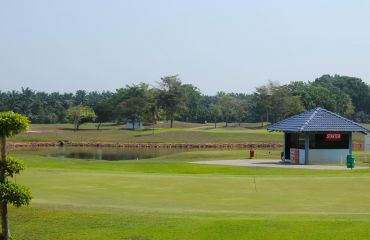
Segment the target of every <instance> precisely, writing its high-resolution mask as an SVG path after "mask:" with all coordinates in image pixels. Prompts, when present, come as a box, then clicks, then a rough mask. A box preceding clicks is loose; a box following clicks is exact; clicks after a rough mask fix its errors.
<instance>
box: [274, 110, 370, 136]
mask: <svg viewBox="0 0 370 240" xmlns="http://www.w3.org/2000/svg"><path fill="white" fill-rule="evenodd" d="M267 130H270V131H284V132H362V133H364V134H366V133H369V132H370V131H369V129H367V128H365V127H363V126H361V125H360V124H358V123H355V122H353V121H351V120H349V119H347V118H344V117H342V116H339V115H338V114H335V113H333V112H330V111H328V110H326V109H323V108H320V107H318V108H314V109H311V110H309V111H307V112H304V113H301V114H298V115H294V116H292V117H290V118H287V119H285V120H282V121H280V122H277V123H274V124H272V125H271V126H269V127H268V128H267Z"/></svg>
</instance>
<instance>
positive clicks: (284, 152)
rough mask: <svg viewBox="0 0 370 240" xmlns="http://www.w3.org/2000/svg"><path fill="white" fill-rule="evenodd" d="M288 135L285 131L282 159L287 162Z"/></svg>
mask: <svg viewBox="0 0 370 240" xmlns="http://www.w3.org/2000/svg"><path fill="white" fill-rule="evenodd" d="M286 137H287V134H286V132H284V144H283V157H282V159H281V160H282V161H283V162H285V159H286V157H285V156H286V155H285V154H286V151H285V147H286Z"/></svg>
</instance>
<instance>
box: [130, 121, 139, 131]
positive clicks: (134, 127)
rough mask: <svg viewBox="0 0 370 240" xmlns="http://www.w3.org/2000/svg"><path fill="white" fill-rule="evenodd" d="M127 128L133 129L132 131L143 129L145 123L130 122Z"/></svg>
mask: <svg viewBox="0 0 370 240" xmlns="http://www.w3.org/2000/svg"><path fill="white" fill-rule="evenodd" d="M127 128H128V129H132V130H136V129H142V128H143V123H142V122H141V121H136V122H132V121H128V122H127Z"/></svg>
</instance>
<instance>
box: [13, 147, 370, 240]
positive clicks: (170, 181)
mask: <svg viewBox="0 0 370 240" xmlns="http://www.w3.org/2000/svg"><path fill="white" fill-rule="evenodd" d="M47 151H48V150H47V149H43V150H40V151H36V150H32V151H31V150H15V151H14V150H13V151H12V154H13V155H16V156H18V157H19V158H21V159H23V160H24V161H25V163H26V165H27V167H28V168H27V170H26V171H25V172H24V173H23V174H22V175H21V176H19V177H17V179H16V180H17V182H19V183H22V184H24V185H27V186H29V187H30V188H31V190H32V193H33V196H34V199H33V201H32V204H31V206H29V207H26V208H20V209H15V208H11V210H10V218H11V229H12V231H13V234H14V235H15V236H16V237H17V239H131V240H141V239H142V240H144V239H148V240H149V239H368V236H369V235H370V191H369V189H370V170H367V169H365V170H352V171H350V170H346V171H344V170H343V171H329V170H305V169H276V168H274V169H272V168H271V169H270V168H247V167H231V166H212V165H198V164H190V163H189V162H190V161H197V160H211V159H245V158H246V152H245V151H195V152H184V153H177V154H171V155H168V156H163V157H159V158H156V159H150V160H139V161H135V160H133V161H114V162H113V161H112V162H109V161H95V160H80V159H60V158H50V157H44V155H45V152H47ZM257 154H260V156H261V158H263V157H265V158H269V157H273V158H274V157H276V156H278V155H279V151H261V152H260V153H258V152H257Z"/></svg>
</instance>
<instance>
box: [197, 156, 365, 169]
mask: <svg viewBox="0 0 370 240" xmlns="http://www.w3.org/2000/svg"><path fill="white" fill-rule="evenodd" d="M191 163H195V164H210V165H226V166H245V167H273V168H301V169H322V170H346V169H348V168H346V167H345V166H327V165H295V164H289V163H283V162H282V161H281V160H266V159H264V160H259V159H253V160H213V161H198V162H191ZM354 169H368V167H355V168H354ZM348 170H350V169H348Z"/></svg>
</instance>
